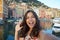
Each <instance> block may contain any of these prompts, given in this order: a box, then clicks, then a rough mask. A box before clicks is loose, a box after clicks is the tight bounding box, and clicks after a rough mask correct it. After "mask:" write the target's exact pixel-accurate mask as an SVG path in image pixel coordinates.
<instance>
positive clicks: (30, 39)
mask: <svg viewBox="0 0 60 40" xmlns="http://www.w3.org/2000/svg"><path fill="white" fill-rule="evenodd" d="M24 40H38V38H37V37H34V38H31V37H30V36H29V35H27V36H26V37H25V38H24Z"/></svg>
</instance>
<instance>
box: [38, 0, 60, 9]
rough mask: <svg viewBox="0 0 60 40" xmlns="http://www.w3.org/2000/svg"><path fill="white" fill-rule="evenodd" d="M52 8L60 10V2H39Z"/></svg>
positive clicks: (56, 0)
mask: <svg viewBox="0 0 60 40" xmlns="http://www.w3.org/2000/svg"><path fill="white" fill-rule="evenodd" d="M38 1H40V2H42V3H44V4H45V5H47V6H49V7H51V8H57V9H60V0H38Z"/></svg>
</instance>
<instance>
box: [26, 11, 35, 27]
mask: <svg viewBox="0 0 60 40" xmlns="http://www.w3.org/2000/svg"><path fill="white" fill-rule="evenodd" d="M26 23H27V25H28V26H29V28H33V27H34V26H35V24H36V19H35V17H34V15H33V14H32V12H29V13H28V14H27V17H26Z"/></svg>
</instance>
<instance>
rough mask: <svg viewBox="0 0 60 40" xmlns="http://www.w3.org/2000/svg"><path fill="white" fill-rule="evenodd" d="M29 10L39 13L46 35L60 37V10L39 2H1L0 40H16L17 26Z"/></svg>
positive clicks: (18, 0)
mask: <svg viewBox="0 0 60 40" xmlns="http://www.w3.org/2000/svg"><path fill="white" fill-rule="evenodd" d="M29 9H32V10H34V11H35V12H36V13H37V15H38V17H39V20H40V25H41V26H42V28H43V30H44V31H45V32H46V33H50V34H53V35H55V36H57V37H60V9H57V8H52V7H49V6H47V5H45V4H44V3H42V2H40V1H38V0H0V40H14V36H15V34H14V33H15V26H16V24H17V23H18V22H21V21H22V20H23V16H24V14H25V12H26V11H27V10H29Z"/></svg>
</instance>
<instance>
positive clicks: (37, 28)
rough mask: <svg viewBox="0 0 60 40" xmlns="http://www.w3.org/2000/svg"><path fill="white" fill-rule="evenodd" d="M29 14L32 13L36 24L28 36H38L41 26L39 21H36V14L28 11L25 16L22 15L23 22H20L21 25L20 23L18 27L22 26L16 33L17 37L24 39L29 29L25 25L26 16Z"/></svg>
mask: <svg viewBox="0 0 60 40" xmlns="http://www.w3.org/2000/svg"><path fill="white" fill-rule="evenodd" d="M29 12H32V14H33V15H34V17H35V19H36V24H35V26H34V27H33V29H32V32H31V33H30V36H31V37H38V34H39V32H40V30H41V26H40V21H39V19H38V16H37V14H36V13H35V12H34V11H33V10H28V11H27V12H26V13H25V15H24V17H23V21H22V23H21V25H20V26H23V28H22V29H21V30H19V31H18V37H26V35H27V32H28V31H29V29H30V28H29V27H28V25H27V23H26V17H27V14H28V13H29Z"/></svg>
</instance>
